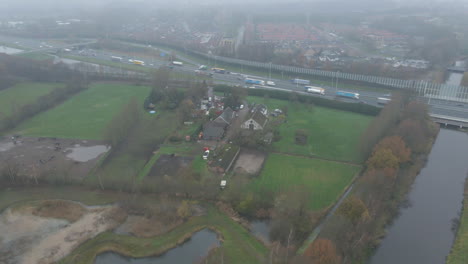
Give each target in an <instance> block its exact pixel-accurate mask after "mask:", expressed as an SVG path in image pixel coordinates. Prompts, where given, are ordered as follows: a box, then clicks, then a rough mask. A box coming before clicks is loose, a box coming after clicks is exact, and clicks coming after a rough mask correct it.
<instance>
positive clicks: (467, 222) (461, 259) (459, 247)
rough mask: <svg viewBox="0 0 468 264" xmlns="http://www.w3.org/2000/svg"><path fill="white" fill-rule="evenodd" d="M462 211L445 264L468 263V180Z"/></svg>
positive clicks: (467, 181)
mask: <svg viewBox="0 0 468 264" xmlns="http://www.w3.org/2000/svg"><path fill="white" fill-rule="evenodd" d="M463 197H464V198H463V209H462V215H461V217H460V219H459V222H457V223H458V230H457V234H456V239H455V243H454V244H453V247H452V250H451V251H450V254H449V255H448V257H447V261H446V264H465V263H467V262H468V178H467V179H466V180H465V189H464V193H463Z"/></svg>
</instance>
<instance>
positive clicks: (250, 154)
mask: <svg viewBox="0 0 468 264" xmlns="http://www.w3.org/2000/svg"><path fill="white" fill-rule="evenodd" d="M264 161H265V153H263V152H260V151H257V150H252V149H242V150H241V152H240V154H239V157H238V158H237V161H236V163H235V164H234V167H233V168H234V171H235V172H238V173H247V174H252V175H256V174H258V173H259V172H260V170H261V169H262V166H263V162H264Z"/></svg>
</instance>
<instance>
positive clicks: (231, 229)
mask: <svg viewBox="0 0 468 264" xmlns="http://www.w3.org/2000/svg"><path fill="white" fill-rule="evenodd" d="M203 228H210V229H214V230H216V231H217V233H219V234H220V235H221V236H222V238H223V248H224V259H225V260H226V263H263V261H264V260H265V258H266V254H267V249H266V247H265V246H264V245H263V244H262V243H261V242H259V241H258V240H257V239H255V238H254V237H253V236H252V235H251V234H250V233H249V232H248V231H247V230H246V229H245V228H243V227H242V226H241V225H239V224H237V223H236V222H234V221H233V220H231V219H230V218H229V217H228V216H226V215H224V214H222V213H220V212H219V211H218V210H217V209H215V208H213V207H209V209H208V213H207V215H204V216H197V217H193V218H191V219H190V220H188V221H187V222H186V223H184V224H182V225H181V226H179V227H177V228H175V229H174V230H173V231H171V232H169V233H166V234H164V235H161V236H157V237H154V238H136V237H132V236H124V235H117V234H114V233H111V232H106V233H103V234H100V235H98V236H97V237H96V238H94V239H92V240H90V241H88V242H86V243H84V244H83V245H81V246H80V247H79V248H78V249H76V250H75V251H74V252H73V253H72V254H71V255H69V256H68V257H66V258H65V259H63V260H62V261H60V262H59V263H81V264H86V263H90V264H91V263H93V261H94V258H95V257H96V256H97V255H99V254H100V253H103V252H105V251H116V252H118V253H120V254H123V255H126V256H131V257H145V256H154V255H159V254H162V253H164V252H165V251H167V250H169V249H171V248H173V247H175V246H177V245H178V244H180V243H182V242H184V241H185V240H187V239H189V238H190V237H191V235H192V234H193V233H194V232H196V231H198V230H201V229H203Z"/></svg>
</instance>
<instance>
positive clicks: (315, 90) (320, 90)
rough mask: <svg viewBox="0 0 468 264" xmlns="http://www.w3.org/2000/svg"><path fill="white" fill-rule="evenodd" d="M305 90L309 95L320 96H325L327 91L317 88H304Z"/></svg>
mask: <svg viewBox="0 0 468 264" xmlns="http://www.w3.org/2000/svg"><path fill="white" fill-rule="evenodd" d="M304 89H305V91H306V92H308V93H315V94H320V95H325V89H323V88H320V87H315V86H304Z"/></svg>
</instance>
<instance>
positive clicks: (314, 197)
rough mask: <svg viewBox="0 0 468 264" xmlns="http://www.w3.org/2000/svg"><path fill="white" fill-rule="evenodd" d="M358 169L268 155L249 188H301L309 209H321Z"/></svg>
mask: <svg viewBox="0 0 468 264" xmlns="http://www.w3.org/2000/svg"><path fill="white" fill-rule="evenodd" d="M360 169H361V167H360V166H355V165H349V164H344V163H338V162H333V161H325V160H318V159H311V158H305V157H297V156H289V155H282V154H270V155H269V157H268V159H267V160H266V163H265V166H264V168H263V170H262V173H261V174H260V177H259V178H257V179H255V180H253V181H252V183H251V184H250V188H252V190H258V189H261V188H263V189H264V188H266V189H269V190H272V191H274V192H281V191H287V190H288V188H289V187H292V186H304V187H305V188H307V190H309V191H310V209H311V210H314V211H316V210H322V209H325V208H327V207H328V206H330V205H332V204H333V203H334V202H335V201H336V200H337V199H338V197H339V196H340V195H341V194H342V193H343V191H344V190H345V189H346V187H347V186H348V185H349V184H350V183H351V181H352V179H353V178H354V176H355V175H356V174H357V173H358V172H359V171H360Z"/></svg>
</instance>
